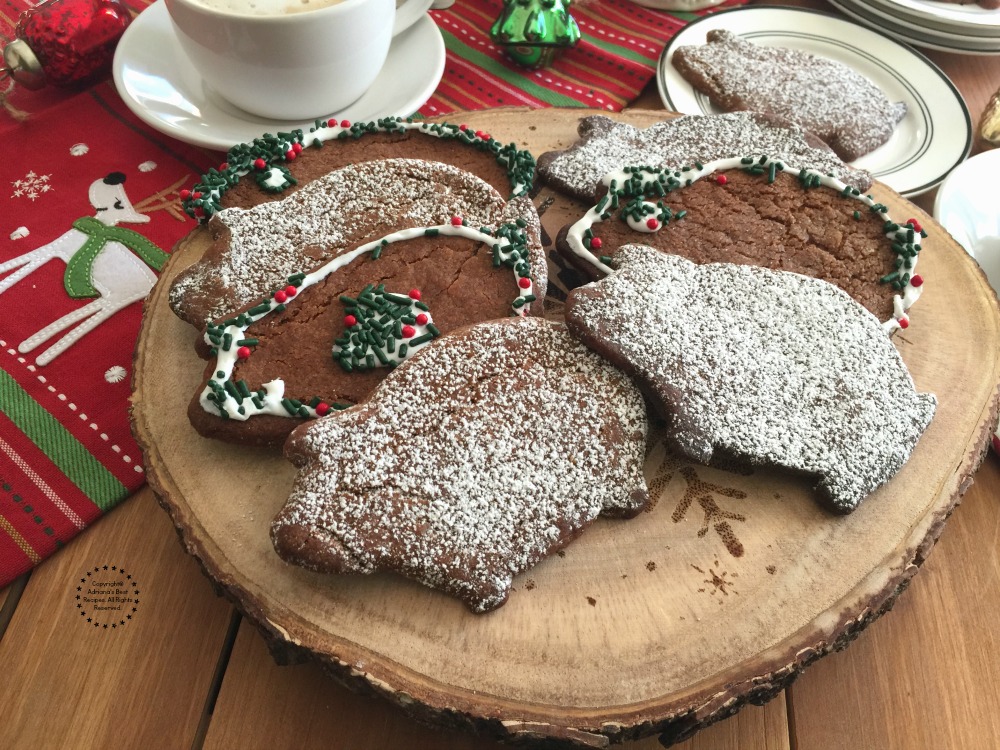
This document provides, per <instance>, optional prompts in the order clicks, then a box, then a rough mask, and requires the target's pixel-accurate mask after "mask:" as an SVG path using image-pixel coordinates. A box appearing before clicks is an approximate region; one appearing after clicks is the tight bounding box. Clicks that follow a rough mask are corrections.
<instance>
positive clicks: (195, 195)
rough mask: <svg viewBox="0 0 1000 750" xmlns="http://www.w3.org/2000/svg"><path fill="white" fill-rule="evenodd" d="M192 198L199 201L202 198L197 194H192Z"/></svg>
mask: <svg viewBox="0 0 1000 750" xmlns="http://www.w3.org/2000/svg"><path fill="white" fill-rule="evenodd" d="M191 197H192V198H194V199H195V200H198V199H199V198H200V197H201V193H197V192H195V193H191Z"/></svg>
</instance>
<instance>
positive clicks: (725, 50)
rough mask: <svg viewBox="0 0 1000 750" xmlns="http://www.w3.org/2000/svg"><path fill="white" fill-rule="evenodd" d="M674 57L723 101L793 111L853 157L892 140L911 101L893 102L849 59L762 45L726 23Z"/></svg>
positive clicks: (733, 107) (726, 105)
mask: <svg viewBox="0 0 1000 750" xmlns="http://www.w3.org/2000/svg"><path fill="white" fill-rule="evenodd" d="M670 62H671V64H672V65H673V66H674V68H676V69H677V71H678V72H679V73H680V74H681V75H682V76H683V77H684V79H685V80H686V81H687V82H688V83H690V84H691V85H692V86H694V88H695V89H697V90H698V91H701V92H702V93H703V94H705V95H706V96H708V98H709V99H710V100H711V101H712V103H713V104H714V105H715V106H716V107H718V108H719V109H722V110H725V111H727V112H733V111H739V110H752V111H755V112H764V113H768V114H775V115H778V116H780V117H785V118H787V119H789V120H791V121H793V122H796V123H798V124H799V125H801V126H802V127H804V128H805V129H806V130H808V131H809V132H811V133H813V134H815V135H816V136H818V137H819V138H821V139H823V141H824V142H825V143H826V144H827V145H829V146H830V148H832V149H833V150H834V151H835V152H836V153H837V155H838V156H839V157H840V158H841V159H843V160H844V161H848V162H850V161H854V160H855V159H859V158H861V157H862V156H864V155H865V154H867V153H869V152H871V151H874V150H875V149H876V148H878V147H879V146H881V145H882V144H884V143H885V142H886V141H888V140H889V138H890V137H891V136H892V131H893V129H894V128H895V127H896V124H897V123H898V122H899V121H900V120H902V119H903V117H905V116H906V103H905V102H890V101H889V99H888V98H887V97H886V95H885V94H884V93H883V92H882V91H881V90H880V89H879V88H878V87H877V86H876V85H875V84H874V83H872V82H871V81H869V80H868V79H867V78H865V77H864V76H863V75H861V74H860V73H858V72H857V71H855V70H853V69H852V68H849V67H848V66H846V65H844V64H843V63H839V62H836V61H834V60H828V59H826V58H824V57H819V56H817V55H811V54H809V53H808V52H802V51H801V50H795V49H788V48H785V47H764V46H760V45H757V44H754V43H753V42H750V41H747V40H746V39H743V38H742V37H740V36H738V35H737V34H734V33H733V32H731V31H727V30H725V29H714V30H712V31H709V32H708V35H707V44H702V45H692V46H687V47H678V48H677V50H676V51H675V52H674V55H673V57H672V58H671V61H670ZM808 166H811V165H808Z"/></svg>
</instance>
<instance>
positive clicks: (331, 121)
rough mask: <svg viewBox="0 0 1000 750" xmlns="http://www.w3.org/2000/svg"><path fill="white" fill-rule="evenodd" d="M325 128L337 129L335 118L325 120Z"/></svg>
mask: <svg viewBox="0 0 1000 750" xmlns="http://www.w3.org/2000/svg"><path fill="white" fill-rule="evenodd" d="M326 126H327V127H328V128H335V127H337V118H335V117H334V118H331V119H329V120H327V121H326Z"/></svg>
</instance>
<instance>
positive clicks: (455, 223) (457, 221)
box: [451, 216, 462, 227]
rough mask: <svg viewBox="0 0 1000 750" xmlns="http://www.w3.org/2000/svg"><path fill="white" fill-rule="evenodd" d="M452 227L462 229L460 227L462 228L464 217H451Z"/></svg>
mask: <svg viewBox="0 0 1000 750" xmlns="http://www.w3.org/2000/svg"><path fill="white" fill-rule="evenodd" d="M451 225H452V226H453V227H460V226H462V217H461V216H452V217H451Z"/></svg>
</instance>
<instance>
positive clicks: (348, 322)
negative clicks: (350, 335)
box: [344, 315, 358, 328]
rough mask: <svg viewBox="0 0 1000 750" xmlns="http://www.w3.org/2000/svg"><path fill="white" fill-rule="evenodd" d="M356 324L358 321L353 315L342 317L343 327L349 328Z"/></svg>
mask: <svg viewBox="0 0 1000 750" xmlns="http://www.w3.org/2000/svg"><path fill="white" fill-rule="evenodd" d="M357 324H358V319H357V318H355V317H354V316H353V315H345V316H344V325H345V326H347V327H348V328H350V327H351V326H356V325H357Z"/></svg>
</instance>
